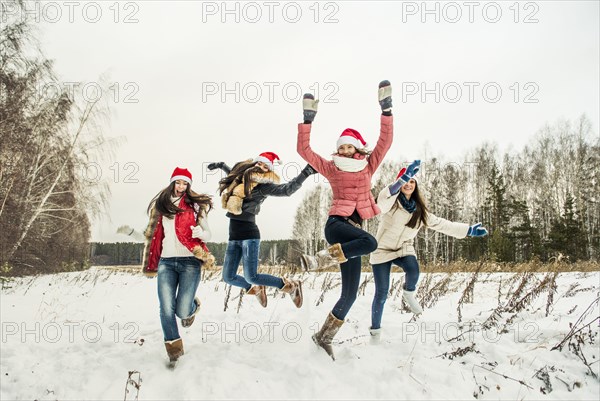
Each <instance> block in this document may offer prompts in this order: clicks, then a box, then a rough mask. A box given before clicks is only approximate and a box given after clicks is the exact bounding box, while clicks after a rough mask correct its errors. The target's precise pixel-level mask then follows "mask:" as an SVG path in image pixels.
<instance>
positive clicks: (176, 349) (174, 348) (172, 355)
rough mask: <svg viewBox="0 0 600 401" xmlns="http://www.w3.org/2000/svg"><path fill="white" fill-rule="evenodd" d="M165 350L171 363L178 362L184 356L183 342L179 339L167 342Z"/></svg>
mask: <svg viewBox="0 0 600 401" xmlns="http://www.w3.org/2000/svg"><path fill="white" fill-rule="evenodd" d="M165 348H166V349H167V354H168V355H169V361H170V362H172V363H173V362H177V360H178V359H179V357H180V356H181V355H183V340H182V339H181V338H178V339H177V340H172V341H165Z"/></svg>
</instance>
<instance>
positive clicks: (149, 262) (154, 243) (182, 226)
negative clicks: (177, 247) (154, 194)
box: [142, 194, 214, 276]
mask: <svg viewBox="0 0 600 401" xmlns="http://www.w3.org/2000/svg"><path fill="white" fill-rule="evenodd" d="M185 196H186V195H185V194H184V195H183V196H182V197H181V201H180V202H179V205H177V207H179V208H180V209H183V212H179V213H177V214H176V215H175V232H176V234H177V239H178V240H179V242H181V243H182V244H183V245H184V246H185V247H186V248H187V249H189V250H190V252H192V253H193V254H194V256H195V257H196V258H198V259H200V260H202V261H203V262H204V266H210V265H212V263H214V257H213V256H212V255H211V253H210V251H209V250H208V248H207V246H206V244H205V243H204V241H202V240H201V239H198V238H192V230H191V229H190V226H195V225H196V224H197V219H198V211H197V210H195V209H194V208H193V207H192V206H190V205H188V204H187V203H186V202H185ZM144 235H145V236H146V246H145V248H144V259H143V261H142V270H143V272H144V274H146V275H149V276H154V275H156V273H157V272H158V260H159V259H160V254H161V253H162V246H163V244H162V243H163V239H164V238H165V229H164V227H163V224H162V215H161V214H160V213H159V212H158V211H157V210H156V208H155V207H152V210H151V211H150V222H149V223H148V227H147V228H146V231H145V232H144Z"/></svg>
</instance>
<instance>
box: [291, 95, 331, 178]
mask: <svg viewBox="0 0 600 401" xmlns="http://www.w3.org/2000/svg"><path fill="white" fill-rule="evenodd" d="M318 105H319V100H318V99H317V100H315V98H314V96H313V95H312V94H310V93H306V94H305V95H304V98H303V99H302V108H303V111H304V123H301V124H298V143H297V146H296V150H297V151H298V154H299V155H300V156H301V157H302V158H303V159H304V160H306V161H307V162H308V164H310V165H311V166H313V167H314V169H315V170H317V171H318V172H319V173H321V174H323V175H326V174H327V172H328V170H329V168H330V167H329V166H330V163H329V161H328V160H327V159H325V158H323V157H321V156H320V155H318V154H317V153H315V152H314V151H313V150H312V148H311V147H310V131H311V128H312V122H313V120H314V119H315V116H316V114H317V106H318Z"/></svg>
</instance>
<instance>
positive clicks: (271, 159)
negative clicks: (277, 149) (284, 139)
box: [254, 152, 281, 171]
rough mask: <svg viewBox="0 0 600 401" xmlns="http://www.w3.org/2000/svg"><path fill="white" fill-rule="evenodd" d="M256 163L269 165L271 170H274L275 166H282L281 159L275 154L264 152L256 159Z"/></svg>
mask: <svg viewBox="0 0 600 401" xmlns="http://www.w3.org/2000/svg"><path fill="white" fill-rule="evenodd" d="M254 161H255V162H263V163H265V164H266V165H267V167H268V168H269V170H271V171H272V170H273V168H274V166H275V164H280V163H281V159H280V158H279V156H277V155H276V154H275V153H273V152H263V153H261V154H260V155H258V157H257V158H256V159H254Z"/></svg>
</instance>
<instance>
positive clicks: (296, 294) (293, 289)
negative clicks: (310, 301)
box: [281, 278, 304, 308]
mask: <svg viewBox="0 0 600 401" xmlns="http://www.w3.org/2000/svg"><path fill="white" fill-rule="evenodd" d="M282 280H283V288H282V289H281V291H283V292H285V293H286V294H290V297H291V298H292V302H293V303H294V305H296V308H299V307H301V306H302V301H303V300H304V297H303V295H302V281H299V280H298V281H297V280H288V279H287V278H282Z"/></svg>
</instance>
